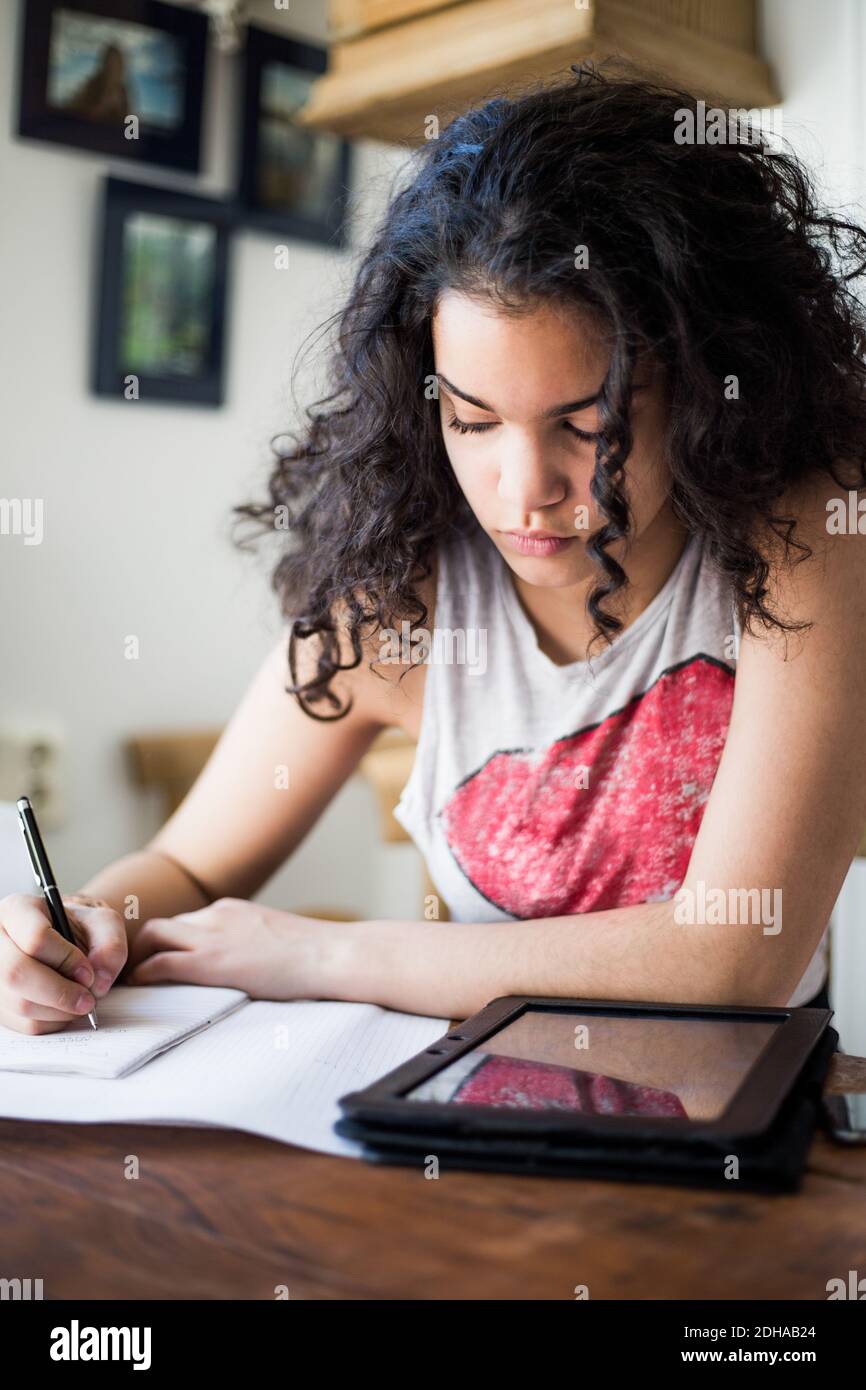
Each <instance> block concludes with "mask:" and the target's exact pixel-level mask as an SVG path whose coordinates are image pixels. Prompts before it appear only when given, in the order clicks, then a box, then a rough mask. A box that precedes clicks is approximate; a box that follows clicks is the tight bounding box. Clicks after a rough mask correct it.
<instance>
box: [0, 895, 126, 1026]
mask: <svg viewBox="0 0 866 1390" xmlns="http://www.w3.org/2000/svg"><path fill="white" fill-rule="evenodd" d="M93 901H94V902H97V901H98V900H93ZM63 906H64V908H65V910H66V915H67V917H68V918H69V923H70V926H71V927H72V931H73V935H74V936H75V938H76V940H77V941H80V942H82V944H83V946H84V948H85V949H83V950H82V949H80V948H79V947H78V946H73V945H72V944H71V943H70V942H68V941H65V940H64V939H63V937H62V936H61V935H60V933H59V932H57V931H55V930H54V927H53V926H52V925H51V914H50V913H49V911H48V905H47V903H46V902H45V899H44V898H43V897H41V896H40V897H36V896H31V895H30V894H27V893H10V894H9V895H8V897H5V898H2V899H0V1025H2V1026H3V1027H5V1028H13V1029H14V1030H15V1031H16V1032H18V1033H31V1034H38V1033H56V1032H59V1030H60V1029H61V1028H65V1027H66V1026H67V1024H69V1023H74V1022H75V1020H76V1019H81V1018H84V1017H85V1016H86V1015H87V1014H89V1013H91V1012H92V1010H93V1008H94V1007H95V1005H96V1001H97V1000H98V999H100V998H102V996H103V995H105V994H107V993H108V991H109V989H110V988H111V986H112V985H113V984H114V981H115V980H116V979H117V976H118V975H119V974H120V972H121V970H122V969H123V967H124V965H125V964H126V957H127V951H128V941H127V936H126V929H125V926H124V922H123V918H122V917H121V916H120V914H119V913H118V912H115V910H114V908H112V907H110V906H109V905H108V903H99V905H95V906H88V905H85V903H84V902H83V900H82V899H80V898H76V897H75V896H74V895H72V896H70V897H69V898H66V897H64V898H63ZM85 952H86V953H85Z"/></svg>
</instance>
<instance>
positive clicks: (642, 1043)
mask: <svg viewBox="0 0 866 1390" xmlns="http://www.w3.org/2000/svg"><path fill="white" fill-rule="evenodd" d="M778 1027H779V1023H777V1022H775V1021H770V1020H764V1019H748V1018H746V1019H693V1018H652V1017H645V1016H638V1015H632V1016H629V1015H625V1016H623V1015H617V1016H612V1015H605V1014H578V1013H572V1012H568V1011H563V1012H556V1011H553V1010H550V1011H548V1010H546V1009H527V1010H526V1012H525V1013H523V1014H521V1015H520V1017H519V1018H517V1019H515V1020H514V1021H513V1022H512V1023H509V1024H507V1025H506V1027H505V1028H503V1029H501V1030H500V1031H499V1032H498V1033H495V1034H494V1035H493V1036H492V1037H490V1038H486V1039H485V1040H484V1042H483V1043H482V1044H481V1045H480V1046H479V1047H475V1048H472V1049H471V1050H470V1051H469V1052H466V1053H464V1054H463V1056H462V1057H458V1058H457V1059H456V1060H455V1061H454V1062H451V1063H450V1064H449V1065H448V1066H446V1067H443V1069H442V1070H441V1071H439V1072H437V1073H436V1075H435V1076H432V1077H430V1079H429V1080H427V1081H424V1082H422V1083H421V1085H420V1086H416V1087H415V1088H414V1090H411V1091H409V1092H408V1093H407V1095H406V1097H405V1099H407V1100H414V1101H436V1102H438V1103H440V1104H441V1103H449V1104H453V1105H484V1106H505V1107H508V1108H509V1109H513V1110H561V1111H569V1112H571V1113H573V1114H579V1115H645V1116H653V1117H656V1118H665V1117H671V1118H676V1119H691V1120H712V1119H715V1118H716V1117H717V1116H719V1115H721V1114H722V1113H723V1112H724V1110H725V1109H726V1108H727V1106H728V1104H729V1102H730V1100H731V1098H732V1097H733V1096H734V1094H735V1092H736V1091H737V1090H738V1089H739V1087H740V1085H741V1083H742V1082H743V1080H744V1079H745V1077H746V1075H747V1074H748V1072H749V1071H750V1070H751V1068H752V1066H753V1065H754V1063H755V1062H756V1061H757V1058H758V1057H759V1055H760V1054H761V1052H762V1051H763V1050H764V1048H765V1047H766V1045H767V1043H768V1042H769V1040H770V1038H771V1037H772V1036H773V1034H774V1033H775V1031H776V1029H777V1028H778Z"/></svg>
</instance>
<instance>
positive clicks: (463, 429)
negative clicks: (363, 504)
mask: <svg viewBox="0 0 866 1390" xmlns="http://www.w3.org/2000/svg"><path fill="white" fill-rule="evenodd" d="M448 424H449V425H450V427H451V429H452V430H459V431H460V433H461V434H483V432H484V431H485V430H491V429H492V428H493V421H490V423H489V424H484V425H479V424H474V425H470V424H469V423H468V422H467V421H466V420H458V419H457V416H456V415H452V416H450V417H449V420H448Z"/></svg>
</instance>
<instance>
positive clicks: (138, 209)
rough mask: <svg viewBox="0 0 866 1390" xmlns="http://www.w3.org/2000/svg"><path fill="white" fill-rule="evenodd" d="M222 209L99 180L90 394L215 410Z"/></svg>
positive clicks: (224, 261)
mask: <svg viewBox="0 0 866 1390" xmlns="http://www.w3.org/2000/svg"><path fill="white" fill-rule="evenodd" d="M230 209H231V205H230V204H229V203H227V202H220V201H218V200H216V199H213V198H201V197H198V196H197V195H195V194H191V193H176V192H174V191H173V190H171V189H165V188H155V187H153V186H151V185H147V184H136V183H128V182H127V181H126V180H124V179H115V178H109V179H107V180H106V182H105V211H104V224H103V240H102V258H101V271H102V285H101V291H100V295H99V309H98V318H97V323H96V335H95V347H94V372H93V389H94V391H95V392H96V393H97V395H101V396H113V397H114V398H115V399H116V400H124V399H127V400H128V399H132V400H142V401H148V400H163V401H165V400H171V401H191V402H196V403H198V404H200V405H221V404H222V400H223V358H224V352H223V349H224V341H225V330H226V286H227V280H228V243H229V236H230V232H231V210H230Z"/></svg>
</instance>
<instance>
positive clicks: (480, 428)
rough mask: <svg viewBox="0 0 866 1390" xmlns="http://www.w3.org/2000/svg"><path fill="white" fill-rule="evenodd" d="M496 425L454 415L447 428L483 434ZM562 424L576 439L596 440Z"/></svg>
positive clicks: (592, 435) (463, 432)
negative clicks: (471, 420)
mask: <svg viewBox="0 0 866 1390" xmlns="http://www.w3.org/2000/svg"><path fill="white" fill-rule="evenodd" d="M496 424H497V421H495V420H489V421H486V422H484V423H481V422H480V421H475V422H470V421H468V420H458V418H457V416H456V415H454V414H452V415H450V416H449V418H448V425H449V428H450V429H452V430H457V431H458V432H459V433H460V434H483V433H484V432H485V431H486V430H492V429H494V427H495V426H496ZM562 424H563V426H564V427H565V429H567V430H568V431H569V432H570V433H571V434H573V435H575V436H576V437H577V438H578V439H587V440H596V439H597V438H598V435H597V434H590V433H589V431H588V430H582V429H579V428H578V426H577V425H573V424H572V423H571V421H570V420H563V421H562Z"/></svg>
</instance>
